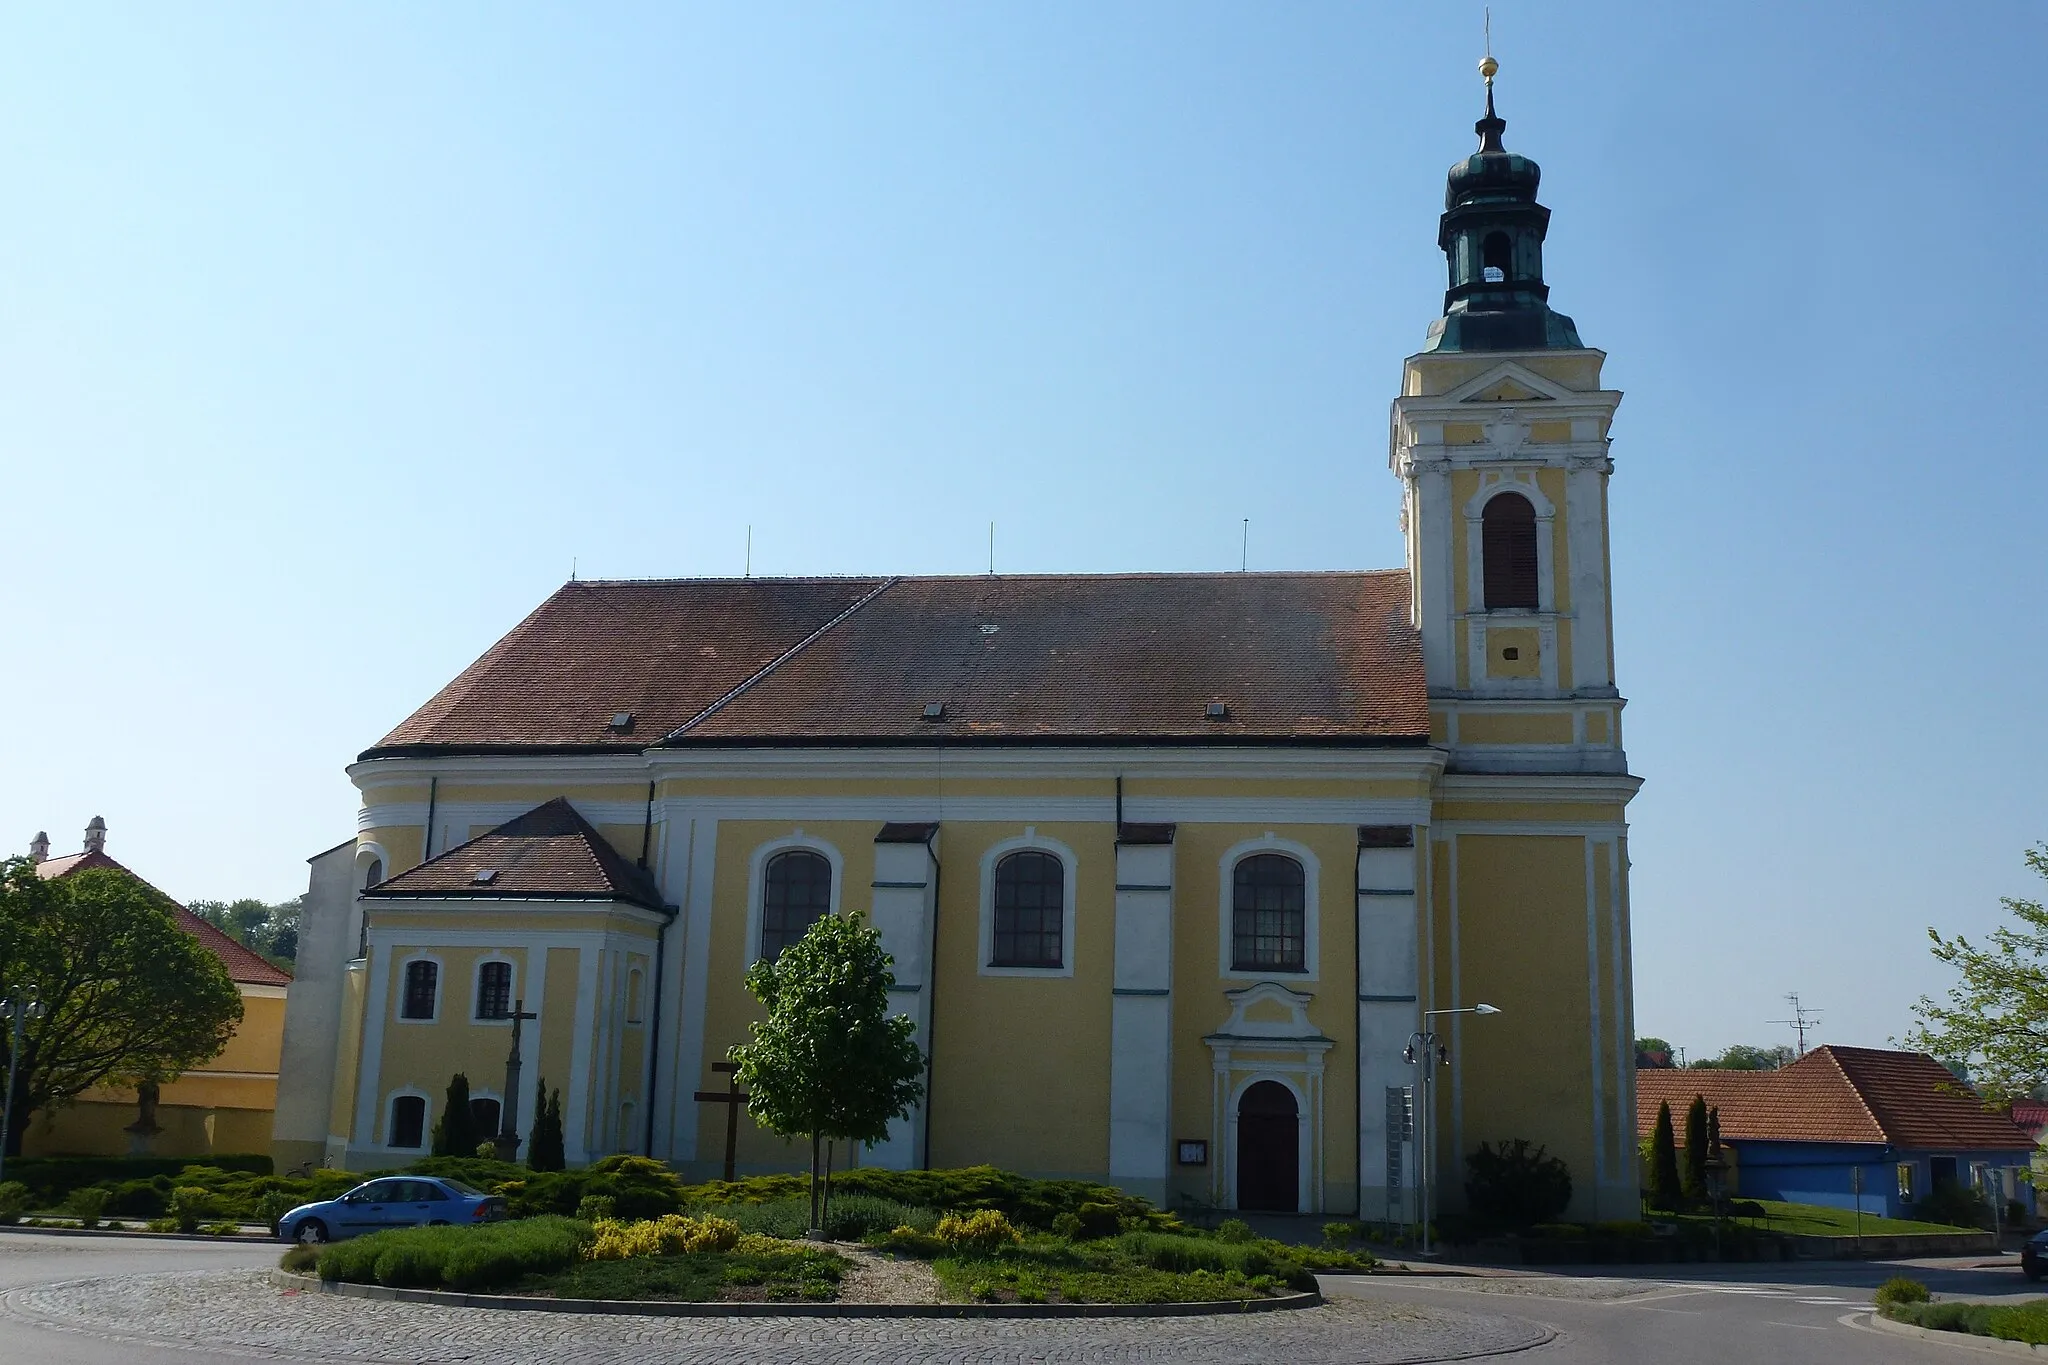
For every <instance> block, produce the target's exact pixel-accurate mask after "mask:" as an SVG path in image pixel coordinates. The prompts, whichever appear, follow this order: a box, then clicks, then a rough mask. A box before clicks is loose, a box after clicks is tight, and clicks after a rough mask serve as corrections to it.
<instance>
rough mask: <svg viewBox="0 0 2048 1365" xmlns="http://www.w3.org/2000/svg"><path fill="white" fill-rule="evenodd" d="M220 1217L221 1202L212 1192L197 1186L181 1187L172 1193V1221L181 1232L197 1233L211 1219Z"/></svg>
mask: <svg viewBox="0 0 2048 1365" xmlns="http://www.w3.org/2000/svg"><path fill="white" fill-rule="evenodd" d="M219 1216H220V1202H219V1201H218V1200H216V1199H215V1198H214V1197H213V1194H212V1192H211V1191H208V1190H203V1189H201V1188H199V1187H198V1186H197V1185H180V1186H178V1188H177V1189H175V1190H172V1191H171V1221H172V1222H173V1223H174V1224H176V1226H177V1229H178V1231H180V1232H197V1231H198V1230H199V1225H200V1224H201V1223H202V1222H204V1221H206V1220H207V1219H209V1218H218V1217H219Z"/></svg>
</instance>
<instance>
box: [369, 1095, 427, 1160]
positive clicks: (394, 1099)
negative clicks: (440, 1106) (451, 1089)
mask: <svg viewBox="0 0 2048 1365" xmlns="http://www.w3.org/2000/svg"><path fill="white" fill-rule="evenodd" d="M406 1098H416V1099H418V1100H419V1101H420V1104H421V1109H420V1145H419V1146H417V1147H394V1146H392V1144H391V1124H392V1121H393V1120H394V1119H396V1118H397V1117H398V1102H399V1101H400V1100H402V1099H406ZM378 1136H379V1137H380V1138H382V1139H383V1146H384V1150H385V1151H387V1152H425V1151H429V1150H431V1149H432V1148H433V1145H434V1097H433V1096H432V1095H429V1094H428V1093H427V1092H426V1091H424V1090H421V1089H420V1088H419V1087H417V1086H411V1085H407V1086H401V1087H399V1088H398V1089H396V1090H394V1091H392V1092H391V1093H390V1094H388V1095H386V1096H385V1097H384V1131H383V1132H381V1133H379V1134H378Z"/></svg>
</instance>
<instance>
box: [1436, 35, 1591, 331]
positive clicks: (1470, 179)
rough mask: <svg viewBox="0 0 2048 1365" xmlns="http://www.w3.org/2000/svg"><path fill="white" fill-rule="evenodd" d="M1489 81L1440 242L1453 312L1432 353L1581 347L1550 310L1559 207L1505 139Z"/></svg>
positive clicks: (1568, 323)
mask: <svg viewBox="0 0 2048 1365" xmlns="http://www.w3.org/2000/svg"><path fill="white" fill-rule="evenodd" d="M1498 69H1499V64H1498V63H1497V62H1495V61H1494V60H1493V58H1492V57H1488V58H1487V59H1486V60H1485V61H1483V62H1481V63H1480V64H1479V70H1480V74H1481V75H1483V76H1485V77H1486V117H1484V118H1482V119H1480V120H1479V121H1478V122H1477V123H1475V124H1473V125H1472V130H1473V131H1474V132H1476V133H1478V134H1479V150H1478V151H1476V152H1474V153H1472V155H1470V156H1468V157H1466V158H1465V159H1464V160H1463V161H1460V162H1458V163H1457V164H1456V165H1454V166H1452V167H1451V172H1450V175H1449V177H1448V178H1447V180H1446V181H1445V184H1444V216H1443V218H1442V220H1441V222H1440V223H1439V225H1438V228H1437V245H1438V246H1439V247H1440V248H1442V250H1443V253H1444V259H1445V260H1446V261H1447V262H1448V263H1449V266H1450V287H1449V288H1448V289H1446V290H1445V291H1444V315H1443V316H1442V317H1441V318H1438V319H1437V320H1436V321H1435V322H1433V323H1431V324H1430V328H1429V340H1428V342H1427V343H1426V344H1425V345H1424V346H1423V349H1424V350H1425V351H1533V350H1547V349H1567V348H1568V349H1578V348H1579V347H1580V346H1581V345H1582V343H1581V342H1580V341H1579V333H1578V329H1577V328H1576V327H1574V326H1573V325H1572V320H1571V319H1570V318H1568V317H1566V316H1565V315H1564V314H1562V313H1559V312H1556V311H1555V310H1553V309H1552V308H1551V307H1550V303H1549V299H1550V286H1548V285H1547V284H1545V283H1544V282H1543V239H1544V236H1545V234H1546V233H1547V232H1548V231H1549V229H1550V210H1549V209H1547V208H1544V207H1543V206H1542V205H1541V204H1539V203H1537V202H1536V188H1537V186H1538V184H1539V183H1540V182H1541V181H1542V178H1543V171H1542V169H1541V168H1540V167H1538V166H1537V164H1536V163H1535V162H1534V161H1531V160H1530V159H1529V158H1528V157H1526V156H1520V155H1517V154H1516V153H1514V152H1510V151H1508V150H1507V149H1506V148H1505V147H1503V146H1502V145H1501V140H1500V139H1501V134H1502V133H1504V132H1506V131H1507V126H1508V125H1507V120H1506V119H1503V118H1502V117H1500V115H1499V114H1497V113H1495V112H1494V108H1493V74H1494V72H1495V71H1497V70H1498Z"/></svg>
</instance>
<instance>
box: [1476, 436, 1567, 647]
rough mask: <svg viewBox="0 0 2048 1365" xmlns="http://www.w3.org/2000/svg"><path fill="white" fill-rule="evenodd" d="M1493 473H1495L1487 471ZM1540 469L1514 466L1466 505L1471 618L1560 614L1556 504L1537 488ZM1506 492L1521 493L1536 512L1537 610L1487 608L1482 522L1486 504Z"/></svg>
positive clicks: (1504, 619) (1506, 617)
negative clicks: (1558, 609) (1555, 556)
mask: <svg viewBox="0 0 2048 1365" xmlns="http://www.w3.org/2000/svg"><path fill="white" fill-rule="evenodd" d="M1488 472H1489V473H1491V472H1492V471H1488ZM1536 473H1537V467H1536V466H1534V465H1528V466H1514V467H1510V468H1508V469H1504V470H1502V471H1501V477H1500V478H1498V479H1496V480H1494V481H1493V482H1490V483H1486V484H1484V486H1483V487H1481V488H1480V490H1479V491H1478V492H1477V493H1474V494H1473V495H1472V497H1471V498H1470V499H1469V500H1467V502H1466V503H1465V610H1466V612H1467V613H1468V614H1469V615H1473V616H1488V617H1493V618H1495V619H1497V620H1501V621H1507V622H1512V621H1513V620H1514V619H1515V618H1517V617H1519V618H1522V619H1523V620H1527V619H1529V618H1532V617H1537V616H1547V615H1552V614H1554V613H1555V612H1556V611H1557V581H1556V580H1557V575H1556V573H1555V572H1554V570H1555V567H1556V565H1555V561H1554V558H1553V556H1554V554H1555V552H1556V546H1555V544H1554V538H1555V536H1556V526H1557V505H1556V504H1555V503H1553V502H1552V501H1551V500H1550V499H1549V498H1547V497H1545V496H1544V494H1543V490H1542V489H1541V488H1540V487H1538V486H1537V482H1536ZM1503 493H1519V494H1521V495H1522V496H1523V497H1524V498H1527V499H1528V500H1529V506H1530V507H1531V508H1532V509H1534V510H1535V513H1536V607H1535V609H1534V610H1533V611H1532V610H1531V609H1529V608H1528V607H1488V606H1487V605H1486V547H1485V538H1486V537H1485V530H1484V526H1483V521H1484V518H1485V516H1486V504H1488V503H1489V502H1492V501H1493V500H1494V499H1495V498H1497V497H1499V496H1500V495H1501V494H1503Z"/></svg>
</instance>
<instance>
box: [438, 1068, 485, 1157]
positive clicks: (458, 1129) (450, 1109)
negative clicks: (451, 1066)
mask: <svg viewBox="0 0 2048 1365" xmlns="http://www.w3.org/2000/svg"><path fill="white" fill-rule="evenodd" d="M482 1140H483V1139H482V1138H480V1137H478V1136H477V1131H476V1116H475V1115H474V1114H472V1113H471V1112H470V1109H469V1077H468V1076H466V1075H464V1074H463V1073H462V1072H460V1071H458V1072H456V1073H455V1074H454V1076H452V1077H450V1078H449V1081H448V1099H447V1102H446V1103H445V1104H443V1105H442V1107H441V1117H440V1118H438V1119H436V1120H434V1148H433V1155H435V1156H472V1155H474V1154H475V1152H476V1145H477V1143H479V1142H481V1141H482Z"/></svg>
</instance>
